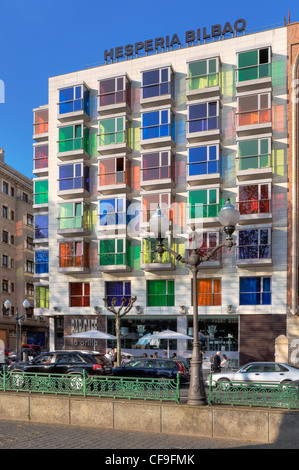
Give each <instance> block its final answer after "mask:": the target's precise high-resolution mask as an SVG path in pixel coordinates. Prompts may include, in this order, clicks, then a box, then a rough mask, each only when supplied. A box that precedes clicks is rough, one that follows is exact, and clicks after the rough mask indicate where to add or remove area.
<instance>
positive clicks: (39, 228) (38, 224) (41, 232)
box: [34, 215, 49, 239]
mask: <svg viewBox="0 0 299 470" xmlns="http://www.w3.org/2000/svg"><path fill="white" fill-rule="evenodd" d="M34 222H35V229H34V238H36V239H43V238H48V237H49V231H48V225H49V217H48V215H35V216H34Z"/></svg>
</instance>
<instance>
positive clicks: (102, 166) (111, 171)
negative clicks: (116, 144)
mask: <svg viewBox="0 0 299 470" xmlns="http://www.w3.org/2000/svg"><path fill="white" fill-rule="evenodd" d="M99 172H100V175H99V176H100V180H99V182H100V186H110V185H115V184H125V183H126V184H128V185H130V184H131V174H130V173H131V165H130V161H129V160H128V159H127V158H125V157H113V158H104V159H101V160H100V161H99Z"/></svg>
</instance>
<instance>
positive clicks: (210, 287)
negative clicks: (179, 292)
mask: <svg viewBox="0 0 299 470" xmlns="http://www.w3.org/2000/svg"><path fill="white" fill-rule="evenodd" d="M191 285H192V282H191ZM191 293H192V297H191V299H192V304H193V287H192V292H191ZM197 304H198V306H201V307H204V306H206V307H211V306H215V305H221V279H198V280H197Z"/></svg>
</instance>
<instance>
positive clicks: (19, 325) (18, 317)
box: [4, 299, 30, 362]
mask: <svg viewBox="0 0 299 470" xmlns="http://www.w3.org/2000/svg"><path fill="white" fill-rule="evenodd" d="M4 307H5V308H6V310H9V309H10V307H11V303H10V301H9V300H6V301H5V302H4ZM23 307H24V309H25V312H24V313H22V314H21V315H18V307H17V308H16V316H15V320H16V362H19V360H20V356H19V351H20V348H19V336H20V338H21V343H22V320H23V317H25V316H26V315H27V310H28V308H29V307H30V303H29V301H28V300H27V299H25V300H24V302H23ZM19 328H20V334H19ZM21 351H22V344H21Z"/></svg>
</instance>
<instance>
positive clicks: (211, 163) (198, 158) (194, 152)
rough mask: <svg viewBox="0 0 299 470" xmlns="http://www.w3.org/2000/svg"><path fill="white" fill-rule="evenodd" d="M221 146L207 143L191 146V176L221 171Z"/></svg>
mask: <svg viewBox="0 0 299 470" xmlns="http://www.w3.org/2000/svg"><path fill="white" fill-rule="evenodd" d="M218 163H219V147H218V145H206V146H204V147H192V148H189V166H188V168H189V176H197V175H207V174H212V173H218V172H219V165H218Z"/></svg>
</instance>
